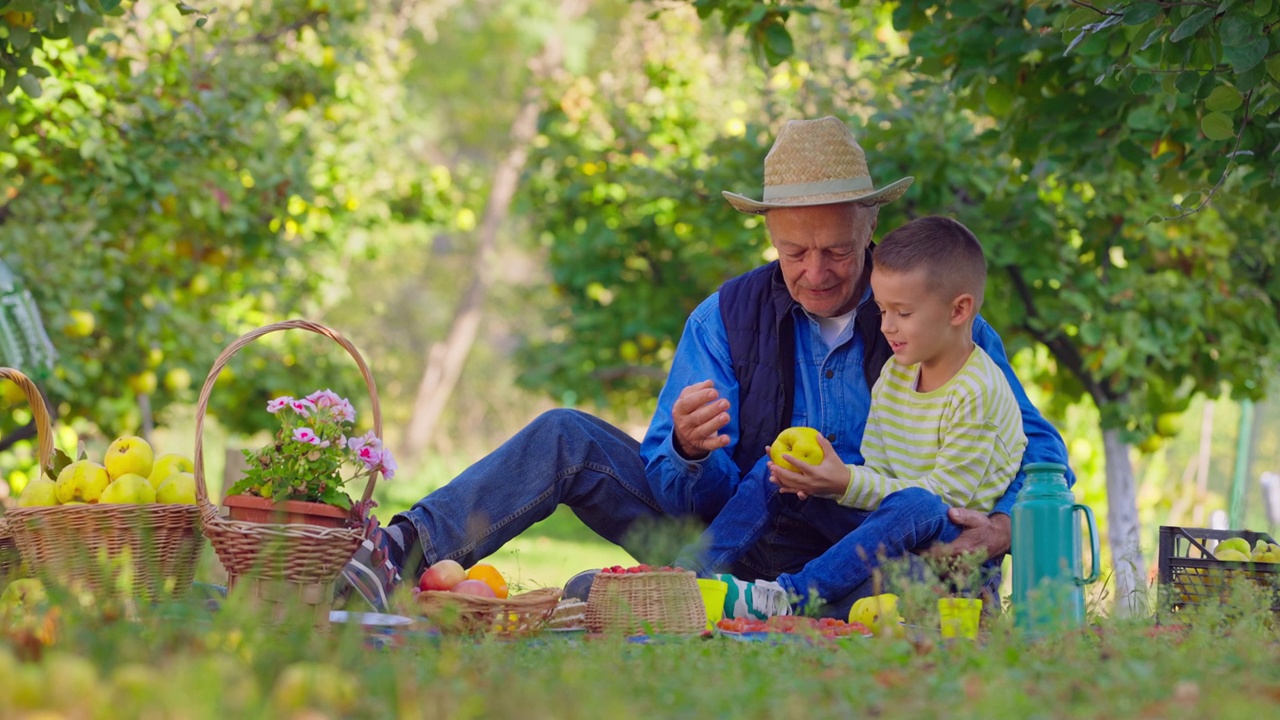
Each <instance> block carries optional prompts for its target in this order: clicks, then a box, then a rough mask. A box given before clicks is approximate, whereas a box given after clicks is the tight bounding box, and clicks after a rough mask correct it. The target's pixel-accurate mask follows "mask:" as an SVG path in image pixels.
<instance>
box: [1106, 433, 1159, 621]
mask: <svg viewBox="0 0 1280 720" xmlns="http://www.w3.org/2000/svg"><path fill="white" fill-rule="evenodd" d="M1102 444H1103V449H1104V451H1105V453H1106V461H1107V539H1108V541H1109V542H1110V543H1111V567H1112V569H1113V575H1112V577H1113V578H1114V580H1115V583H1114V587H1115V594H1116V605H1115V612H1116V614H1117V615H1118V616H1120V617H1125V616H1129V615H1133V614H1136V613H1142V612H1145V611H1146V610H1147V609H1148V608H1147V605H1148V604H1147V595H1146V593H1147V583H1146V578H1147V567H1146V561H1145V560H1144V559H1143V557H1142V547H1141V540H1142V536H1141V526H1140V525H1139V524H1138V499H1137V492H1136V491H1135V489H1134V481H1133V465H1132V464H1131V463H1130V462H1129V445H1128V443H1125V442H1124V441H1123V440H1121V439H1120V431H1118V430H1114V429H1112V430H1103V431H1102Z"/></svg>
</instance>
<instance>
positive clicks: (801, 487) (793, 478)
mask: <svg viewBox="0 0 1280 720" xmlns="http://www.w3.org/2000/svg"><path fill="white" fill-rule="evenodd" d="M818 444H819V445H821V446H822V462H820V463H818V464H817V465H810V464H809V463H807V462H805V461H803V460H801V459H799V458H796V457H794V456H792V455H783V458H785V459H786V461H787V462H789V463H791V464H792V465H795V466H796V470H794V471H792V470H787V469H786V468H783V467H780V466H778V465H777V464H775V463H773V462H770V463H769V481H770V482H772V483H773V484H774V485H777V486H778V489H779V491H781V492H784V493H794V494H795V495H796V496H798V497H799V498H800V499H801V500H804V499H806V498H808V497H809V496H810V495H815V496H818V497H842V496H843V495H844V493H845V491H847V490H848V489H849V466H847V465H845V464H844V461H843V460H841V459H840V456H839V455H837V454H836V450H835V448H833V447H831V442H830V441H829V440H827V439H826V438H825V437H823V436H822V435H819V436H818ZM768 452H769V448H765V453H766V454H767V453H768Z"/></svg>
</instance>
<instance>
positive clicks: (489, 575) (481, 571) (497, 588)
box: [467, 563, 508, 600]
mask: <svg viewBox="0 0 1280 720" xmlns="http://www.w3.org/2000/svg"><path fill="white" fill-rule="evenodd" d="M467 579H468V580H479V581H480V582H482V583H484V584H485V585H488V586H489V587H491V588H493V594H494V595H495V596H497V598H498V599H499V600H501V599H503V598H505V597H506V596H507V594H508V593H507V580H506V578H504V577H502V573H500V572H498V568H496V567H494V566H492V565H489V564H487V563H477V564H475V565H472V566H471V569H470V570H468V571H467Z"/></svg>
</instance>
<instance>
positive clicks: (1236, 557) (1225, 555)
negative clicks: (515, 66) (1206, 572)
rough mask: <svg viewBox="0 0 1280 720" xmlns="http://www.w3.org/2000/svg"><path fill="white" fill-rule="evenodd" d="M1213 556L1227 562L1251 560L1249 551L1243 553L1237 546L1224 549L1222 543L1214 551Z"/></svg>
mask: <svg viewBox="0 0 1280 720" xmlns="http://www.w3.org/2000/svg"><path fill="white" fill-rule="evenodd" d="M1213 556H1214V557H1215V558H1217V559H1218V560H1225V561H1227V562H1249V553H1243V552H1240V551H1239V550H1237V549H1235V548H1227V549H1226V550H1223V549H1222V547H1221V545H1219V547H1218V549H1217V550H1215V551H1214V553H1213Z"/></svg>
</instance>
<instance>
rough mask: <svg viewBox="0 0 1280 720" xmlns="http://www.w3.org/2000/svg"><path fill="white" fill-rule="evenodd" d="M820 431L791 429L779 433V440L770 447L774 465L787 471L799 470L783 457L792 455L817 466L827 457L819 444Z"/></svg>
mask: <svg viewBox="0 0 1280 720" xmlns="http://www.w3.org/2000/svg"><path fill="white" fill-rule="evenodd" d="M818 435H819V433H818V431H817V430H814V429H813V428H811V427H789V428H787V429H786V430H783V431H782V432H780V433H778V439H776V440H774V441H773V444H772V445H770V446H769V459H770V460H772V461H773V464H774V465H777V466H778V467H780V468H785V469H787V470H797V469H798V468H797V467H796V466H795V465H792V464H791V463H789V462H787V461H786V459H785V458H783V457H782V456H783V455H790V456H791V457H793V458H796V459H797V460H803V461H804V462H807V463H809V464H810V465H817V464H818V463H821V462H822V459H823V458H824V457H825V456H826V454H825V453H824V452H822V445H820V444H819V443H818Z"/></svg>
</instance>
